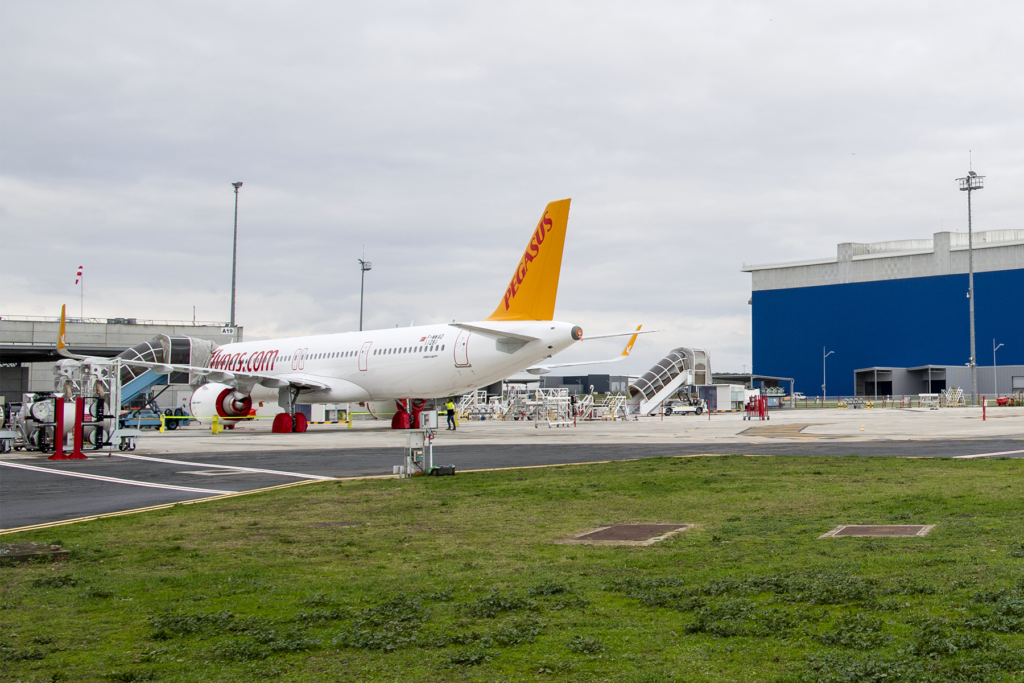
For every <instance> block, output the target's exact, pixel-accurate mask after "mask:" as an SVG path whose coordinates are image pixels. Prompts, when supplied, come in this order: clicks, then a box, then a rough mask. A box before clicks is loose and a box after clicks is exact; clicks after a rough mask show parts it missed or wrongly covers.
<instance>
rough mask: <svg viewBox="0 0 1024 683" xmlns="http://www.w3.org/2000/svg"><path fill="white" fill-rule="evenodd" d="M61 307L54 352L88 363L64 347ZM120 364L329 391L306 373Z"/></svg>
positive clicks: (221, 379) (221, 380)
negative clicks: (269, 373) (269, 372)
mask: <svg viewBox="0 0 1024 683" xmlns="http://www.w3.org/2000/svg"><path fill="white" fill-rule="evenodd" d="M64 316H65V308H64V307H61V310H60V334H59V336H58V337H57V353H59V354H60V355H62V356H64V357H65V358H74V359H76V360H88V359H89V356H80V355H78V354H75V353H71V352H70V351H68V349H67V344H66V329H65V322H64V320H65V318H64ZM102 360H103V361H104V362H109V361H110V359H108V358H104V359H102ZM121 362H123V363H124V364H125V365H131V366H136V367H143V368H149V369H150V370H152V371H153V372H155V373H156V374H158V375H169V374H171V373H172V372H187V373H189V374H191V375H201V376H203V377H205V378H207V379H208V380H210V381H211V382H217V383H219V384H237V383H238V382H239V381H241V382H243V383H251V384H262V385H263V386H265V387H268V388H270V389H280V388H281V387H287V386H293V387H299V388H300V389H329V388H330V385H329V384H327V383H325V382H321V381H319V380H318V379H317V378H315V377H312V376H310V375H306V374H299V373H289V374H282V375H268V374H267V373H264V372H241V371H235V370H217V369H214V368H201V367H198V366H195V365H178V364H174V363H151V362H149V361H144V360H133V359H128V358H122V359H121Z"/></svg>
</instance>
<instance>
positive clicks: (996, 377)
mask: <svg viewBox="0 0 1024 683" xmlns="http://www.w3.org/2000/svg"><path fill="white" fill-rule="evenodd" d="M1001 348H1003V345H1002V344H1000V345H999V346H996V340H995V339H993V340H992V383H993V384H994V385H995V386H994V387H993V388H994V389H995V394H996V398H999V366H998V365H996V351H998V350H999V349H1001Z"/></svg>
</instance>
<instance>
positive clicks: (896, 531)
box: [818, 524, 935, 538]
mask: <svg viewBox="0 0 1024 683" xmlns="http://www.w3.org/2000/svg"><path fill="white" fill-rule="evenodd" d="M934 528H935V525H934V524H840V525H839V526H837V527H836V528H835V529H833V530H832V531H829V532H828V533H825V534H822V535H821V536H818V538H835V537H837V536H869V537H873V538H879V537H885V536H888V537H897V536H904V537H906V536H927V535H928V533H929V532H930V531H931V530H932V529H934Z"/></svg>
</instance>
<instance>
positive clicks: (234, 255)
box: [229, 182, 242, 327]
mask: <svg viewBox="0 0 1024 683" xmlns="http://www.w3.org/2000/svg"><path fill="white" fill-rule="evenodd" d="M241 186H242V183H241V182H237V183H231V187H233V188H235V237H234V239H233V240H232V241H231V322H230V323H229V324H230V325H231V327H234V326H235V269H236V268H237V266H238V188H240V187H241Z"/></svg>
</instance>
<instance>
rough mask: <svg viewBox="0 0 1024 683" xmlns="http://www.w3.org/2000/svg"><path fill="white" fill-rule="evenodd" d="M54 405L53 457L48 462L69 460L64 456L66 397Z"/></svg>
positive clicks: (59, 397) (61, 397) (59, 398)
mask: <svg viewBox="0 0 1024 683" xmlns="http://www.w3.org/2000/svg"><path fill="white" fill-rule="evenodd" d="M54 404H55V407H56V409H55V410H54V416H53V420H54V423H53V455H51V456H50V457H49V458H47V460H67V459H68V457H67V456H66V455H64V397H63V396H58V397H57V398H56V400H54Z"/></svg>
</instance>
